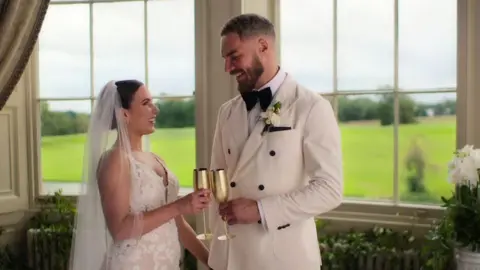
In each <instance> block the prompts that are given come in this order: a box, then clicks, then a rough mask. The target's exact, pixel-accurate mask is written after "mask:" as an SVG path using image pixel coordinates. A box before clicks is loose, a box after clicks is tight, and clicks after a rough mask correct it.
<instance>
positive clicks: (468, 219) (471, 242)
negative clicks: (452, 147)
mask: <svg viewBox="0 0 480 270" xmlns="http://www.w3.org/2000/svg"><path fill="white" fill-rule="evenodd" d="M479 169H480V150H479V149H475V148H474V147H473V146H472V145H466V146H465V147H463V148H462V149H460V150H458V151H456V152H455V154H454V157H453V159H452V160H451V162H450V163H449V165H448V179H449V181H450V182H451V183H452V184H454V185H455V191H454V194H453V195H452V196H451V197H450V198H449V199H446V198H444V197H442V201H443V202H444V205H443V206H444V207H445V208H446V215H447V216H446V217H447V218H448V219H449V220H450V221H451V222H452V224H453V237H454V239H453V240H454V242H455V245H456V247H457V248H458V249H459V250H460V251H462V252H474V253H479V252H480V193H479V188H478V187H479Z"/></svg>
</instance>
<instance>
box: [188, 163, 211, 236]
mask: <svg viewBox="0 0 480 270" xmlns="http://www.w3.org/2000/svg"><path fill="white" fill-rule="evenodd" d="M210 183H211V180H210V177H209V175H208V170H207V169H206V168H200V169H194V170H193V187H194V189H195V191H198V190H200V189H202V188H203V189H211V185H210ZM202 216H203V233H202V234H199V235H197V239H199V240H210V239H212V234H211V233H207V222H206V220H205V219H206V218H205V210H203V211H202Z"/></svg>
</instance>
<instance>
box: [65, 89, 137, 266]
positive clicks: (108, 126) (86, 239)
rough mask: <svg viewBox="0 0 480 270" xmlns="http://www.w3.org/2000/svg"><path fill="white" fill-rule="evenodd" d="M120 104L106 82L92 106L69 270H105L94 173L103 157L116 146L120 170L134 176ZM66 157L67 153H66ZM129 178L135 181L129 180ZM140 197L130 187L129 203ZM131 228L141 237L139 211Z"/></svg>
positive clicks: (104, 235) (107, 241)
mask: <svg viewBox="0 0 480 270" xmlns="http://www.w3.org/2000/svg"><path fill="white" fill-rule="evenodd" d="M123 115H124V114H123V109H122V102H121V100H120V95H119V94H118V91H117V85H116V83H115V81H110V82H108V83H107V84H106V85H105V86H104V87H103V89H102V90H101V92H100V94H99V96H98V97H97V99H96V100H95V106H94V109H93V111H92V114H91V117H90V124H89V129H88V133H87V137H86V143H85V150H84V151H85V152H84V161H83V163H84V164H83V176H82V183H81V190H80V194H79V196H78V201H77V215H76V219H75V228H74V231H73V239H72V246H71V251H70V254H71V255H70V267H69V269H70V270H85V269H88V270H100V269H108V265H107V263H108V261H107V255H108V250H109V247H110V245H111V244H112V237H111V235H110V233H109V231H108V228H107V225H106V221H105V217H104V214H103V208H102V199H103V200H108V198H101V196H100V192H99V188H98V183H97V171H98V169H99V168H100V167H101V166H102V162H103V161H104V160H105V159H103V157H104V156H105V155H106V154H107V153H108V151H109V150H110V149H111V148H112V147H113V146H115V147H117V148H118V147H119V148H120V150H121V153H124V154H125V155H126V157H127V159H125V160H127V161H126V163H128V164H122V166H121V170H125V173H130V174H131V175H133V174H135V173H136V172H135V166H131V162H130V161H131V159H132V158H133V157H132V155H131V154H132V153H131V147H130V141H129V137H128V132H127V127H126V122H125V118H124V117H123ZM66 154H67V155H68V153H66ZM130 179H134V178H133V177H130ZM138 196H140V191H139V190H138V187H137V185H136V184H135V183H133V182H132V184H131V196H130V198H127V199H129V200H130V202H132V201H135V200H136V199H137V198H138ZM131 214H132V215H134V220H135V221H134V225H133V227H132V228H131V237H132V238H134V239H138V238H139V237H140V236H141V234H142V229H143V222H142V221H143V216H142V212H136V213H135V212H133V213H131Z"/></svg>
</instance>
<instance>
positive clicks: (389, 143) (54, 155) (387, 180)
mask: <svg viewBox="0 0 480 270" xmlns="http://www.w3.org/2000/svg"><path fill="white" fill-rule="evenodd" d="M341 130H342V142H343V160H344V173H345V194H346V196H353V197H361V198H368V199H390V198H392V196H393V180H392V179H393V175H394V172H393V169H394V166H393V164H394V155H393V151H394V145H393V132H394V131H393V127H381V126H380V125H379V124H378V122H355V123H348V124H341ZM398 132H399V146H398V151H399V159H398V162H399V167H398V172H399V180H400V181H399V190H400V195H401V197H402V198H405V200H414V199H413V198H411V195H409V192H408V190H407V182H406V177H407V175H408V171H407V170H406V169H405V165H404V164H405V163H404V162H405V157H406V155H407V153H408V152H409V148H410V147H411V145H412V143H413V142H414V141H418V143H419V145H420V146H421V149H422V150H423V151H424V155H425V164H426V169H425V177H424V179H425V186H426V188H427V190H428V193H429V195H424V196H421V197H422V198H423V199H422V198H420V199H418V198H417V199H416V200H423V201H424V200H432V199H431V198H432V197H433V199H434V200H436V199H438V198H439V197H440V196H441V195H449V194H450V190H451V187H450V185H449V184H448V183H447V163H448V161H449V160H450V159H451V157H452V153H453V151H454V150H455V132H456V131H455V118H454V117H439V118H434V119H425V120H421V122H420V123H419V124H412V125H401V126H400V127H399V129H398ZM194 136H195V132H194V129H193V128H186V129H159V130H157V132H155V133H154V134H153V135H151V146H152V151H153V152H155V153H156V154H158V155H160V156H162V157H163V158H164V159H165V160H166V162H167V164H168V166H169V167H170V169H171V170H172V171H174V172H175V174H176V175H177V176H178V177H179V179H180V182H181V185H182V186H191V181H192V169H193V168H194V167H195V137H194ZM84 141H85V138H84V136H83V135H68V136H55V137H44V138H43V139H42V170H43V172H42V173H43V176H44V181H65V182H74V181H78V180H79V179H80V178H81V168H82V162H83V160H82V158H83V147H84V145H83V144H84ZM426 197H428V198H426Z"/></svg>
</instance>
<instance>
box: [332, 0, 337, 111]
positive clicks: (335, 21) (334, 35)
mask: <svg viewBox="0 0 480 270" xmlns="http://www.w3.org/2000/svg"><path fill="white" fill-rule="evenodd" d="M337 7H338V1H337V0H333V93H334V94H338V61H337V60H338V10H337ZM332 105H333V109H334V111H335V116H336V117H337V119H338V96H337V95H335V96H334V97H333V103H332Z"/></svg>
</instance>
